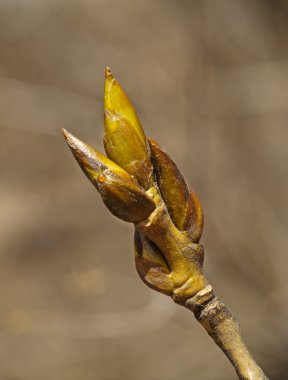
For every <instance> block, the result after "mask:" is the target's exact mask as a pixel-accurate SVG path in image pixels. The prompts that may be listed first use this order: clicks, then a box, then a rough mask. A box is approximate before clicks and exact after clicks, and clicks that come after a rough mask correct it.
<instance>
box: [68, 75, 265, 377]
mask: <svg viewBox="0 0 288 380" xmlns="http://www.w3.org/2000/svg"><path fill="white" fill-rule="evenodd" d="M104 111H105V112H104V122H105V136H104V147H105V151H106V154H107V157H106V156H104V155H103V154H102V153H100V152H98V151H97V150H96V149H94V148H93V147H91V146H90V145H88V144H85V143H84V142H82V141H81V140H79V139H77V138H76V137H75V136H73V135H72V134H71V133H69V132H67V131H65V130H63V133H64V137H65V139H66V141H67V143H68V146H69V148H70V149H71V151H72V153H73V155H74V157H75V159H76V160H77V162H78V164H79V165H80V167H81V169H82V170H83V172H84V173H85V175H86V176H87V177H88V179H89V180H90V181H91V182H92V183H93V185H94V186H95V187H96V189H97V190H98V192H99V193H100V195H101V197H102V200H103V201H104V203H105V205H106V206H107V208H108V209H109V210H110V211H111V212H112V214H114V215H115V216H117V217H118V218H120V219H122V220H124V221H127V222H130V223H134V226H135V241H134V243H135V244H134V246H135V264H136V269H137V271H138V274H139V276H140V277H141V279H142V280H143V281H144V282H145V284H146V285H148V286H149V287H151V288H152V289H154V290H156V291H158V292H161V293H163V294H166V295H168V296H170V297H172V299H173V300H174V301H175V302H176V303H178V304H180V305H182V306H185V307H186V308H188V309H190V310H192V311H193V313H194V315H195V317H196V319H197V320H198V321H199V322H200V323H201V324H202V326H203V327H204V328H205V330H206V331H207V332H208V334H209V335H210V336H211V337H212V339H213V340H214V342H215V343H216V344H217V345H218V346H219V347H220V348H221V350H222V351H223V352H224V353H225V355H226V356H227V357H228V359H229V360H230V361H231V363H232V364H233V366H234V368H235V370H236V372H237V374H238V376H239V378H240V379H245V380H264V379H267V377H266V376H265V375H264V373H263V371H262V370H261V368H260V367H259V366H258V365H257V364H256V363H255V361H254V359H253V358H252V355H251V354H250V352H249V351H248V348H247V347H246V345H245V343H244V341H243V338H242V336H241V332H240V328H239V324H238V322H237V320H236V319H235V318H234V317H233V316H232V314H231V313H230V312H229V311H228V309H227V308H226V306H225V305H224V303H223V302H221V301H220V300H219V299H218V298H217V297H215V294H214V292H213V289H212V286H211V285H209V284H208V282H207V280H206V278H205V277H204V275H203V261H204V249H203V247H202V246H201V245H200V244H199V240H200V238H201V235H202V230H203V221H204V218H203V211H202V207H201V204H200V201H199V199H198V197H197V195H196V193H195V192H193V191H192V190H191V189H190V188H189V187H188V185H187V184H186V181H185V179H184V177H183V176H182V174H181V173H180V171H179V169H178V168H177V166H176V164H175V163H174V162H173V161H172V159H171V158H170V157H169V156H168V154H167V153H166V152H165V151H164V150H163V149H162V148H161V147H160V146H159V145H158V144H157V143H156V142H155V141H153V140H152V139H148V140H147V138H146V136H145V134H144V131H143V129H142V126H141V124H140V121H139V119H138V117H137V114H136V112H135V110H134V107H133V106H132V104H131V102H130V100H129V99H128V97H127V95H126V94H125V93H124V91H123V90H122V88H121V87H120V85H119V83H118V82H117V81H116V80H115V79H114V77H113V75H112V74H111V71H110V70H109V69H108V68H107V69H106V72H105V97H104Z"/></svg>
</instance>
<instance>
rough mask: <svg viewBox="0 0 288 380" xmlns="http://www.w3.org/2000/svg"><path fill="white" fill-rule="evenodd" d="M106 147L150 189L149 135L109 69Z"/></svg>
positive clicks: (105, 104) (107, 72)
mask: <svg viewBox="0 0 288 380" xmlns="http://www.w3.org/2000/svg"><path fill="white" fill-rule="evenodd" d="M104 123H105V136H104V147H105V151H106V153H107V156H108V157H109V158H110V159H111V160H112V161H114V162H116V163H117V164H118V165H119V166H121V167H122V168H123V169H125V170H126V171H127V172H128V173H129V174H131V175H133V176H134V177H135V178H136V179H137V180H138V182H139V183H140V184H141V185H142V186H143V187H144V188H145V189H148V188H149V187H151V186H152V171H153V169H152V165H151V162H150V152H149V147H148V144H147V139H146V136H145V134H144V132H143V129H142V126H141V124H140V121H139V119H138V117H137V114H136V112H135V109H134V107H133V105H132V103H131V102H130V100H129V99H128V97H127V95H126V94H125V92H124V91H123V90H122V88H121V86H120V85H119V83H118V82H117V81H116V80H115V78H114V77H113V75H112V73H111V71H110V70H109V69H108V68H107V69H106V72H105V96H104Z"/></svg>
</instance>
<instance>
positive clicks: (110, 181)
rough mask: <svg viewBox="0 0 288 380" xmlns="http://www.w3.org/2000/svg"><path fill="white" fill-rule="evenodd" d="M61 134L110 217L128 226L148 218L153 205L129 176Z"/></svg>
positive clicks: (93, 150)
mask: <svg viewBox="0 0 288 380" xmlns="http://www.w3.org/2000/svg"><path fill="white" fill-rule="evenodd" d="M63 134H64V137H65V139H66V141H67V144H68V146H69V148H70V150H71V152H72V154H73V155H74V157H75V159H76V160H77V162H78V164H79V165H80V167H81V169H82V170H83V172H84V173H85V174H86V176H87V177H88V178H89V180H90V181H91V182H92V183H93V184H94V186H95V187H96V189H97V190H98V191H99V193H100V195H101V197H102V200H103V202H104V203H105V205H106V206H107V208H108V209H109V210H110V211H111V212H112V214H114V215H115V216H117V217H118V218H120V219H122V220H125V221H127V222H132V223H136V222H139V221H141V220H144V219H146V218H147V217H148V216H149V215H150V214H151V212H152V211H153V210H154V209H155V203H154V201H153V200H152V199H151V197H149V196H148V195H147V194H146V193H145V191H144V190H143V189H142V188H141V186H139V184H138V183H137V182H136V181H135V180H134V179H133V177H132V176H131V175H130V174H128V173H127V172H126V171H125V170H123V169H122V168H121V167H119V166H118V165H117V164H115V163H114V162H113V161H111V160H110V159H109V158H107V157H105V156H104V155H103V154H102V153H100V152H98V151H97V150H96V149H94V148H93V147H91V146H90V145H88V144H86V143H84V142H83V141H81V140H79V139H78V138H77V137H75V136H73V135H72V134H71V133H69V132H67V131H66V130H63Z"/></svg>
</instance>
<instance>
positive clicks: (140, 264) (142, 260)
mask: <svg viewBox="0 0 288 380" xmlns="http://www.w3.org/2000/svg"><path fill="white" fill-rule="evenodd" d="M134 247H135V248H134V250H135V264H136V269H137V272H138V274H139V276H140V278H141V279H142V280H143V281H144V283H145V284H146V285H148V286H149V287H150V288H152V289H154V290H157V291H158V292H160V293H164V294H167V295H170V296H172V294H173V290H174V286H173V282H172V279H171V276H170V270H169V267H168V265H167V262H166V260H165V259H164V257H163V255H162V253H161V252H160V250H159V248H158V247H157V246H156V245H155V244H154V243H152V241H151V240H149V239H148V238H146V237H145V236H144V235H143V234H142V233H140V232H138V231H135V235H134Z"/></svg>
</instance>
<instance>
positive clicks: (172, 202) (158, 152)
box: [148, 138, 203, 242]
mask: <svg viewBox="0 0 288 380" xmlns="http://www.w3.org/2000/svg"><path fill="white" fill-rule="evenodd" d="M148 141H149V144H150V148H151V155H152V163H153V167H154V170H155V175H156V180H157V183H158V186H159V190H160V192H161V195H162V198H163V200H164V202H165V204H166V206H167V209H168V211H169V214H170V216H171V219H172V221H173V223H174V224H175V226H176V227H177V228H178V229H179V230H181V231H185V232H186V233H187V235H188V236H189V237H190V239H191V240H192V241H193V242H198V241H199V239H200V237H201V234H202V230H203V212H202V208H201V205H200V201H199V199H198V197H197V195H196V194H195V193H194V192H192V191H190V190H189V188H188V186H187V184H186V181H185V179H184V177H183V175H182V174H181V173H180V171H179V169H178V167H177V166H176V164H175V163H174V162H173V160H172V159H171V158H170V157H169V155H168V154H167V153H166V152H165V150H163V149H162V148H161V147H160V146H159V145H158V144H157V143H156V142H155V141H154V140H152V139H150V138H149V139H148Z"/></svg>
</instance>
